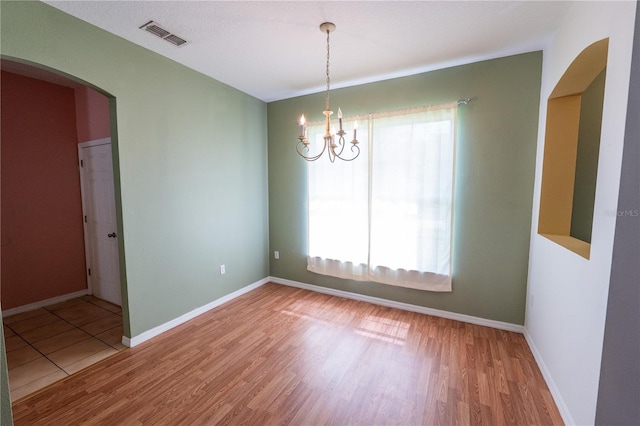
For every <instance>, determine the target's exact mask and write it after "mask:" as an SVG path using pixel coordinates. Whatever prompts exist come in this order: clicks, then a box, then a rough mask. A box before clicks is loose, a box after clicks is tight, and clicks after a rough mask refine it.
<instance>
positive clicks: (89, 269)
mask: <svg viewBox="0 0 640 426" xmlns="http://www.w3.org/2000/svg"><path fill="white" fill-rule="evenodd" d="M87 271H89V276H91V268H88V269H87Z"/></svg>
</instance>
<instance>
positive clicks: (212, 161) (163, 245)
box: [0, 1, 269, 337]
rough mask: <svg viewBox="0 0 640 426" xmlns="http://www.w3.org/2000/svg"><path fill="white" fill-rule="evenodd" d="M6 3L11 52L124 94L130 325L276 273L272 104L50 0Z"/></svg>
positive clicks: (121, 121) (119, 160) (121, 141)
mask: <svg viewBox="0 0 640 426" xmlns="http://www.w3.org/2000/svg"><path fill="white" fill-rule="evenodd" d="M1 7H2V17H1V27H0V28H1V37H2V46H1V53H2V55H3V57H5V58H10V59H17V60H20V61H22V62H27V63H33V64H38V65H41V66H44V67H48V68H51V69H53V70H57V71H59V72H61V73H65V74H68V75H69V76H72V77H74V78H76V79H79V80H82V81H84V82H86V83H88V84H90V85H92V86H94V87H96V88H98V89H99V90H101V91H102V92H103V93H105V94H107V95H109V96H111V97H112V98H113V99H112V127H113V130H112V135H113V139H114V141H115V144H114V145H115V146H114V151H115V154H116V158H115V161H116V166H115V169H116V170H115V171H116V187H117V188H116V192H117V196H116V198H117V201H118V207H119V211H118V214H119V217H120V219H121V228H120V230H119V231H120V232H119V235H120V236H121V237H122V238H119V240H120V243H121V249H122V252H121V262H122V266H123V268H122V269H123V278H124V279H125V285H124V286H125V289H126V294H125V297H124V300H123V303H124V308H125V316H124V319H125V334H126V335H128V336H129V337H135V336H137V335H139V334H140V333H142V332H144V331H147V330H149V329H151V328H153V327H156V326H158V325H161V324H163V323H165V322H167V321H170V320H173V319H175V318H177V317H179V316H180V315H182V314H184V313H186V312H189V311H191V310H193V309H195V308H198V307H200V306H203V305H205V304H206V303H208V302H211V301H213V300H215V299H218V298H220V297H222V296H224V295H227V294H229V293H231V292H233V291H235V290H238V289H240V288H242V287H244V286H246V285H248V284H251V283H254V282H256V281H259V280H261V279H263V278H264V277H266V276H268V275H269V264H268V257H267V256H268V207H267V206H268V196H267V189H268V188H267V108H266V104H265V103H264V102H262V101H260V100H258V99H255V98H253V97H251V96H248V95H246V94H244V93H242V92H240V91H238V90H236V89H233V88H231V87H229V86H226V85H224V84H222V83H220V82H217V81H215V80H213V79H211V78H209V77H206V76H204V75H202V74H200V73H197V72H195V71H193V70H190V69H188V68H186V67H184V66H182V65H179V64H177V63H176V62H173V61H171V60H169V59H167V58H164V57H161V56H160V55H157V54H155V53H153V52H151V51H149V50H146V49H143V48H141V47H139V46H136V45H134V44H132V43H130V42H127V41H125V40H124V39H121V38H119V37H116V36H114V35H112V34H110V33H107V32H105V31H103V30H100V29H98V28H96V27H93V26H91V25H89V24H87V23H85V22H83V21H81V20H78V19H76V18H74V17H71V16H70V15H67V14H65V13H62V12H60V11H58V10H57V9H54V8H52V7H50V6H48V5H46V4H44V3H40V2H5V1H3V2H2V3H1ZM114 114H115V115H114ZM220 264H225V265H226V271H227V272H226V275H220V273H219V265H220ZM127 313H128V315H127Z"/></svg>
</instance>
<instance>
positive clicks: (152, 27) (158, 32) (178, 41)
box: [140, 21, 187, 46]
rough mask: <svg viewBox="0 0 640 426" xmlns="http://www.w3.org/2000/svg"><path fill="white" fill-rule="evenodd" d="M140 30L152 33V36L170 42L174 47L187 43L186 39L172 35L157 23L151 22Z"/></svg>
mask: <svg viewBox="0 0 640 426" xmlns="http://www.w3.org/2000/svg"><path fill="white" fill-rule="evenodd" d="M140 29H141V30H145V31H147V32H150V33H151V34H153V35H155V36H157V37H160V38H161V39H163V40H165V41H168V42H169V43H171V44H173V45H174V46H182V45H183V44H186V43H187V41H186V40H185V39H183V38H182V37H178V36H177V35H175V34H172V33H171V32H170V31H167V30H165V29H164V28H162V27H161V26H160V25H158V23H157V22H153V21H149V22H147V23H146V24H144V25H143V26H141V27H140Z"/></svg>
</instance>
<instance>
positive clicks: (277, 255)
mask: <svg viewBox="0 0 640 426" xmlns="http://www.w3.org/2000/svg"><path fill="white" fill-rule="evenodd" d="M273 257H274V258H275V259H280V252H279V251H278V250H276V251H274V252H273Z"/></svg>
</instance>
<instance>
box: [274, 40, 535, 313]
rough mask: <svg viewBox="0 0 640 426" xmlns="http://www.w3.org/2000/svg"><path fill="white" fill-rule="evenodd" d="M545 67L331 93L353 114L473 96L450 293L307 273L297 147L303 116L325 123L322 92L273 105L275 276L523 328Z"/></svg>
mask: <svg viewBox="0 0 640 426" xmlns="http://www.w3.org/2000/svg"><path fill="white" fill-rule="evenodd" d="M336 66H337V64H336ZM541 67H542V53H541V52H535V53H529V54H523V55H518V56H511V57H506V58H501V59H496V60H490V61H485V62H479V63H474V64H470V65H464V66H458V67H453V68H448V69H443V70H438V71H433V72H428V73H424V74H419V75H415V76H410V77H405V78H398V79H393V80H387V81H381V82H377V83H371V84H366V85H362V86H357V87H350V88H346V89H339V90H332V92H331V105H332V107H333V109H334V110H337V107H338V106H340V107H341V108H342V111H343V112H344V114H345V115H358V114H365V113H368V112H378V111H388V110H395V109H402V108H406V107H414V106H422V105H430V104H438V103H445V102H449V101H455V100H458V99H461V98H467V97H471V98H472V102H471V103H469V104H468V105H463V106H460V107H459V109H458V120H459V121H458V141H457V154H456V176H455V183H456V185H455V205H454V255H453V291H452V292H451V293H433V292H426V291H418V290H413V289H406V288H400V287H393V286H387V285H384V284H378V283H370V282H365V283H363V282H357V281H349V280H342V279H339V278H333V277H326V276H321V275H317V274H313V273H311V272H308V271H307V270H306V247H307V220H306V212H307V204H306V202H307V201H306V196H307V192H306V191H307V189H306V185H307V181H306V162H305V161H304V160H303V159H302V158H300V157H299V156H298V154H297V153H296V151H295V144H296V136H297V132H298V126H296V120H297V117H299V115H300V114H301V113H304V114H305V117H307V119H308V120H319V119H321V118H322V110H323V106H324V102H323V100H324V94H322V93H319V94H314V95H308V96H303V97H298V98H294V99H288V100H283V101H278V102H273V103H270V104H269V105H268V108H267V109H268V121H269V217H270V222H269V224H270V228H269V241H270V249H271V251H273V250H278V251H280V259H279V260H275V259H273V256H271V258H270V259H271V260H270V265H271V275H272V276H274V277H279V278H284V279H289V280H294V281H299V282H303V283H309V284H315V285H319V286H324V287H329V288H332V289H339V290H344V291H350V292H354V293H359V294H363V295H368V296H374V297H380V298H385V299H389V300H393V301H399V302H404V303H410V304H414V305H419V306H424V307H429V308H435V309H441V310H446V311H450V312H457V313H462V314H467V315H473V316H477V317H481V318H487V319H492V320H497V321H504V322H508V323H514V324H523V323H524V311H525V290H526V282H527V265H528V254H529V237H530V229H531V211H532V200H533V184H534V167H535V150H536V140H537V126H538V108H539V97H540V75H541ZM408 155H410V153H408ZM318 161H328V160H327V159H326V158H322V159H320V160H318ZM356 161H357V160H356Z"/></svg>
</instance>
